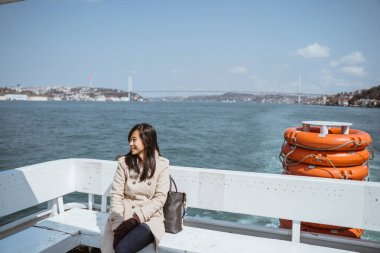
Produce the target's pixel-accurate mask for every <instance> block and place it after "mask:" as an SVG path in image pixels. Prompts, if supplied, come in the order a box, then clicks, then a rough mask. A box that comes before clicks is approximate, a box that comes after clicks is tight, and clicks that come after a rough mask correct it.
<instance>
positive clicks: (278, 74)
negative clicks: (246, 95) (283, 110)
mask: <svg viewBox="0 0 380 253" xmlns="http://www.w3.org/2000/svg"><path fill="white" fill-rule="evenodd" d="M379 46H380V0H308V1H306V0H294V1H291V0H276V1H274V0H267V1H264V0H263V1H254V0H249V1H244V0H236V1H223V0H219V1H213V0H191V1H184V0H168V1H164V0H162V1H157V0H156V1H153V0H26V1H22V2H17V3H12V4H4V5H0V86H2V87H4V86H12V85H17V84H20V85H22V86H24V87H30V86H47V87H53V86H69V87H76V86H89V85H90V84H91V83H92V85H93V86H94V87H104V88H116V89H123V90H127V89H128V76H129V75H132V76H133V87H132V90H134V91H141V92H143V91H145V92H146V94H142V95H143V96H144V95H145V96H154V95H157V94H163V93H152V92H150V93H149V92H147V91H211V90H220V91H251V92H290V93H292V92H298V84H299V77H300V80H301V92H303V93H316V94H334V93H338V92H343V91H354V90H357V89H367V88H370V87H373V86H375V85H379V84H380V48H379ZM175 94H177V93H175ZM178 94H180V93H178Z"/></svg>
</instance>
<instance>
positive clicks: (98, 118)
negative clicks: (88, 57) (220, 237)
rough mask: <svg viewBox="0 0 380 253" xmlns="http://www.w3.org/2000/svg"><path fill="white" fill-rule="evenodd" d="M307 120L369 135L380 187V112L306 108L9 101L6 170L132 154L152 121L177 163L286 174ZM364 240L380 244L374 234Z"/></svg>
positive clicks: (0, 126)
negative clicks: (286, 135)
mask: <svg viewBox="0 0 380 253" xmlns="http://www.w3.org/2000/svg"><path fill="white" fill-rule="evenodd" d="M306 120H322V121H341V122H350V123H353V126H352V128H355V129H360V130H363V131H366V132H368V133H369V134H370V135H371V136H372V138H373V143H372V148H373V150H374V154H375V159H374V160H372V161H371V163H370V175H369V180H370V181H376V182H380V127H379V126H380V110H379V109H372V108H358V107H355V108H354V107H331V106H314V105H298V104H256V103H206V102H203V103H202V102H154V103H153V102H144V103H126V102H65V101H61V102H27V101H7V102H4V101H2V102H0V170H7V169H13V168H17V167H21V166H26V165H31V164H36V163H40V162H45V161H49V160H56V159H62V158H80V157H83V158H94V159H105V160H114V159H115V157H116V156H117V155H120V154H125V153H127V152H128V151H129V146H128V140H127V139H128V132H129V130H130V129H131V128H132V127H133V126H134V125H135V124H137V123H141V122H147V123H150V124H152V125H153V126H154V127H155V128H156V130H157V133H158V142H159V147H160V150H161V154H162V156H164V157H166V158H168V159H169V160H170V163H171V164H172V165H177V166H189V167H200V168H214V169H223V170H239V171H253V172H263V173H275V174H280V173H282V171H283V170H282V166H281V163H280V160H279V158H278V156H279V153H280V149H281V145H282V143H283V141H284V140H283V132H284V130H285V129H286V128H287V127H294V126H300V125H301V122H302V121H306ZM249 194H255V193H254V192H252V193H249ZM249 194H247V196H249ZM83 198H84V197H83V195H80V194H74V195H72V196H70V197H69V198H66V199H65V201H79V200H81V199H83ZM189 215H191V216H197V217H201V218H212V219H222V220H229V221H236V222H240V223H246V224H251V223H252V224H253V223H254V224H262V225H265V226H278V221H277V220H276V219H268V218H264V217H255V216H247V215H236V214H229V213H223V212H213V211H205V210H195V209H193V210H189ZM363 238H369V239H376V240H380V236H379V233H372V232H365V234H364V236H363Z"/></svg>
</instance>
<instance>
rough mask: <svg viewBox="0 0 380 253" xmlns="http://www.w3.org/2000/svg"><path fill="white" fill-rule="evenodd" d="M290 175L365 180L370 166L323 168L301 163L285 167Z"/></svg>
mask: <svg viewBox="0 0 380 253" xmlns="http://www.w3.org/2000/svg"><path fill="white" fill-rule="evenodd" d="M285 169H286V171H287V172H288V174H290V175H298V176H309V177H326V178H338V179H351V180H363V179H364V178H365V177H366V176H367V175H368V165H367V164H363V165H359V166H352V167H335V168H334V167H323V166H316V165H309V164H305V163H299V164H295V165H287V166H285Z"/></svg>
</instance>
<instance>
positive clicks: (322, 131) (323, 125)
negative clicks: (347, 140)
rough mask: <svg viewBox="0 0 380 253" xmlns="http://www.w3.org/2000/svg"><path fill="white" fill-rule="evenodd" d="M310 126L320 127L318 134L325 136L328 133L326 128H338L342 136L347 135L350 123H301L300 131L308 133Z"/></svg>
mask: <svg viewBox="0 0 380 253" xmlns="http://www.w3.org/2000/svg"><path fill="white" fill-rule="evenodd" d="M310 126H320V127H321V128H320V134H321V135H323V136H326V135H327V134H328V133H329V129H328V128H329V127H332V126H335V127H340V128H341V133H342V134H349V133H350V126H352V123H348V122H333V121H302V130H303V131H304V132H310Z"/></svg>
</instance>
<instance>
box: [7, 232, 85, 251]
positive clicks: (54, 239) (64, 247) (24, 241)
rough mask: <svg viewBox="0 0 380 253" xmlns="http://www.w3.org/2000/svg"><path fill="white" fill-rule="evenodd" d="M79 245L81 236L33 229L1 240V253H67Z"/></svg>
mask: <svg viewBox="0 0 380 253" xmlns="http://www.w3.org/2000/svg"><path fill="white" fill-rule="evenodd" d="M78 245H80V238H79V234H77V235H74V236H73V235H70V234H66V233H63V232H60V231H54V230H48V229H42V228H35V227H32V228H28V229H26V230H24V231H21V232H19V233H17V234H15V235H13V236H11V237H8V238H6V239H3V240H0V252H1V253H25V252H28V253H39V252H52V253H53V252H66V251H69V250H71V249H72V248H74V247H76V246H78Z"/></svg>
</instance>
